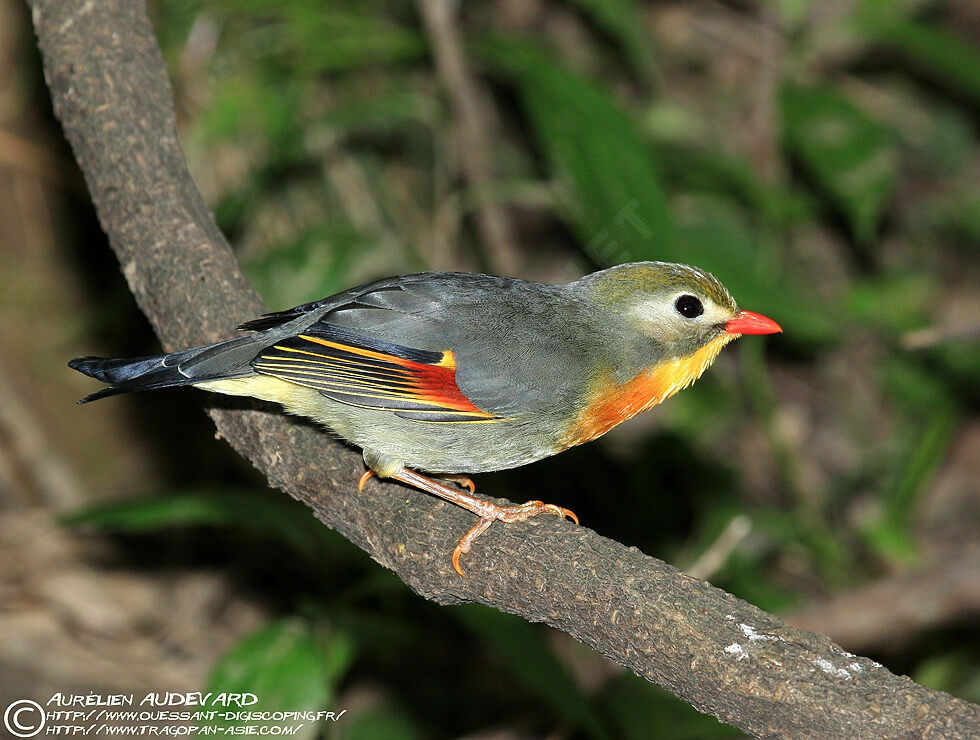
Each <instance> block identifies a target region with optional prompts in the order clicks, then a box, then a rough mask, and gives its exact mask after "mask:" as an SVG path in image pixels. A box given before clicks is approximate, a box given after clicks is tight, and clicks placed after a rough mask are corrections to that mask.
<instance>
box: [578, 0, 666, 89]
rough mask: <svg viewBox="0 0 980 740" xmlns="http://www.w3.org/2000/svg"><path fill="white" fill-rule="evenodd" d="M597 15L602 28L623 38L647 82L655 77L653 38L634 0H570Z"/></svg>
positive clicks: (630, 55)
mask: <svg viewBox="0 0 980 740" xmlns="http://www.w3.org/2000/svg"><path fill="white" fill-rule="evenodd" d="M569 2H571V3H572V4H573V5H577V6H578V7H579V8H581V9H582V10H583V11H584V12H586V13H588V14H589V15H590V16H592V18H593V19H595V21H596V23H598V24H599V25H600V26H601V27H602V29H603V30H604V31H605V32H606V33H607V34H609V36H611V37H612V38H613V39H615V40H616V41H618V42H619V44H620V45H621V46H622V47H623V51H624V52H625V53H626V56H627V57H628V58H629V60H630V62H631V63H632V64H633V67H634V69H635V70H636V73H637V74H638V75H639V77H640V78H641V79H642V80H643V81H644V82H647V83H650V82H652V81H653V77H654V66H653V55H652V54H651V46H652V44H651V39H650V37H649V36H648V35H647V34H646V33H644V30H643V29H644V25H643V19H642V18H641V16H640V13H639V12H637V7H636V4H635V3H634V2H633V1H632V0H569Z"/></svg>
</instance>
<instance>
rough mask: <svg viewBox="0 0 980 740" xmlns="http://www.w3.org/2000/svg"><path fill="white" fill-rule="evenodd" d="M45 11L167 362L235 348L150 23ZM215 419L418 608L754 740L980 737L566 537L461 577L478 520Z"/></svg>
mask: <svg viewBox="0 0 980 740" xmlns="http://www.w3.org/2000/svg"><path fill="white" fill-rule="evenodd" d="M30 5H31V8H32V11H33V21H34V27H35V30H36V33H37V36H38V40H39V43H40V47H41V51H42V54H43V58H44V70H45V76H46V79H47V82H48V86H49V87H50V90H51V95H52V99H53V101H54V109H55V113H56V114H57V116H58V118H59V119H60V120H61V123H62V125H63V127H64V130H65V134H66V136H67V137H68V140H69V141H70V142H71V145H72V148H73V149H74V152H75V156H76V158H77V160H78V163H79V166H80V167H81V169H82V172H83V173H84V175H85V179H86V181H87V183H88V187H89V190H90V192H91V195H92V199H93V202H94V203H95V207H96V210H97V211H98V215H99V219H100V221H101V224H102V227H103V228H104V229H105V231H106V233H107V234H108V236H109V240H110V243H111V245H112V248H113V249H114V250H115V252H116V255H117V256H118V258H119V262H120V264H121V265H122V270H123V273H124V274H125V276H126V279H127V280H128V282H129V285H130V287H131V289H132V291H133V294H134V296H135V297H136V300H137V302H138V303H139V305H140V307H141V308H142V310H143V312H144V313H145V314H146V316H147V317H148V318H149V320H150V322H151V323H152V324H153V327H154V329H155V330H156V332H157V334H158V335H159V337H160V339H161V341H162V342H163V344H164V345H165V346H166V347H167V348H170V349H173V348H176V347H183V346H188V345H193V344H200V343H203V342H210V341H214V340H217V339H220V338H223V337H227V336H229V335H230V334H231V332H232V327H234V326H235V325H237V324H238V323H239V322H241V321H243V320H245V319H248V318H252V317H254V316H255V315H256V314H258V313H259V312H261V311H262V309H263V307H262V305H261V303H260V301H259V299H258V298H257V297H256V294H255V292H254V291H253V290H252V289H251V288H250V287H249V285H248V284H247V282H246V281H245V279H244V277H243V276H242V274H241V272H240V270H239V269H238V265H237V264H236V262H235V259H234V256H233V255H232V252H231V250H230V249H229V247H228V244H227V243H226V242H225V240H224V238H223V237H222V235H221V234H220V233H219V231H218V229H217V228H216V227H215V224H214V221H213V219H212V217H211V214H210V213H209V212H208V210H207V208H206V207H205V205H204V203H203V202H202V200H201V198H200V195H199V194H198V192H197V190H196V188H195V187H194V184H193V182H192V180H191V177H190V174H189V173H188V170H187V167H186V164H185V161H184V157H183V153H182V151H181V149H180V145H179V142H178V140H177V132H176V125H175V118H174V110H173V100H172V94H171V91H170V87H169V83H168V81H167V77H166V70H165V67H164V63H163V59H162V56H161V54H160V51H159V48H158V47H157V45H156V42H155V39H154V37H153V32H152V28H151V26H150V23H149V21H148V19H147V17H146V13H145V9H144V7H143V4H142V3H141V2H138V1H137V0H98V1H97V2H96V1H94V0H31V2H30ZM211 415H212V417H213V418H214V421H215V424H216V426H217V428H218V432H219V434H221V436H223V437H224V438H225V439H226V440H228V441H229V443H230V444H231V445H232V446H233V447H234V448H235V449H236V450H238V451H239V452H240V453H241V454H243V455H245V456H246V457H247V458H248V459H249V460H251V461H252V463H253V464H254V465H255V466H256V467H257V468H258V469H259V470H261V471H262V472H263V473H264V474H265V475H266V476H267V477H268V479H269V482H270V484H271V485H273V486H275V487H278V488H281V489H283V490H284V491H286V492H287V493H289V494H290V495H291V496H293V497H294V498H297V499H299V500H300V501H303V502H304V503H305V504H307V505H308V506H309V507H310V508H311V509H313V511H314V513H315V514H316V516H317V517H318V518H319V519H320V520H322V521H323V522H324V523H325V524H327V525H328V526H331V527H333V528H335V529H337V530H338V531H339V532H341V533H342V534H343V535H344V536H345V537H347V538H348V539H350V540H351V541H353V542H354V543H356V544H357V545H358V546H360V547H362V548H363V549H364V550H365V551H367V552H368V553H369V554H370V555H371V557H373V558H374V559H375V560H377V561H378V562H379V563H381V564H382V565H383V566H385V567H387V568H391V569H392V570H394V571H395V572H396V573H398V575H399V576H400V577H401V578H402V579H403V580H404V581H405V582H406V583H407V584H408V585H409V586H410V587H411V588H413V589H414V590H415V591H417V592H418V593H419V594H421V595H423V596H425V597H427V598H429V599H433V600H435V601H438V602H440V603H443V604H451V603H459V602H467V601H476V602H481V603H484V604H489V605H491V606H494V607H496V608H498V609H502V610H504V611H508V612H512V613H514V614H519V615H521V616H523V617H524V618H526V619H529V620H533V621H544V622H547V623H548V624H550V625H552V626H554V627H556V628H557V629H560V630H564V631H566V632H568V633H569V634H571V635H573V636H574V637H576V638H578V639H579V640H582V641H583V642H585V643H587V644H589V645H591V646H592V647H594V648H595V649H596V650H598V651H599V652H600V653H602V654H604V655H606V656H608V657H610V658H612V659H613V660H615V661H617V662H619V663H621V664H622V665H624V666H626V667H628V668H630V669H632V670H634V671H636V672H637V673H639V674H641V675H643V676H645V677H647V678H648V679H650V680H651V681H655V682H656V683H658V684H660V685H661V686H664V687H666V688H667V689H669V690H670V691H672V692H673V693H675V694H677V695H678V696H680V697H681V698H682V699H684V700H686V701H688V702H690V703H691V704H692V705H693V706H694V707H696V708H697V709H698V710H700V711H702V712H710V713H711V714H714V715H715V716H717V717H719V718H720V719H722V720H723V721H725V722H728V723H730V724H733V725H736V726H738V727H740V728H742V729H743V730H745V731H747V732H750V733H754V734H756V735H764V736H771V735H782V736H787V735H791V736H794V737H800V736H804V735H806V736H820V737H839V736H848V737H856V736H863V737H868V736H889V737H897V736H901V737H908V736H921V737H966V736H968V735H971V734H972V733H974V732H976V730H977V728H978V727H980V707H976V706H974V705H972V704H969V703H967V702H964V701H961V700H959V699H955V698H953V697H951V696H949V695H947V694H944V693H942V692H938V691H931V690H929V689H926V688H924V687H922V686H918V685H916V684H914V683H912V682H911V681H910V680H909V679H907V678H904V677H899V676H895V675H893V674H891V673H889V672H888V671H887V670H885V669H884V668H883V667H882V666H880V665H878V664H876V663H874V662H873V661H870V660H868V659H866V658H858V657H855V656H852V655H850V654H848V653H845V652H844V651H842V650H841V649H840V648H838V647H837V646H836V645H834V644H833V643H832V642H830V640H829V639H828V638H826V637H823V636H821V635H817V634H813V633H809V632H805V631H802V630H799V629H794V628H792V627H789V626H788V625H786V624H784V623H782V622H781V621H780V620H778V619H776V618H775V617H773V616H772V615H769V614H767V613H765V612H763V611H761V610H759V609H757V608H755V607H753V606H752V605H750V604H748V603H746V602H744V601H742V600H740V599H737V598H735V597H734V596H731V595H729V594H727V593H725V592H723V591H720V590H718V589H716V588H714V587H712V586H710V585H709V584H707V583H705V582H703V581H699V580H696V579H694V578H691V577H689V576H686V575H684V574H683V573H681V572H679V571H678V570H677V569H675V568H673V567H671V566H670V565H667V564H665V563H663V562H661V561H659V560H655V559H653V558H650V557H646V556H644V555H643V554H642V553H640V552H639V551H637V550H636V549H634V548H627V547H624V546H622V545H620V544H618V543H616V542H612V541H611V540H608V539H606V538H604V537H600V536H599V535H597V534H595V533H594V532H592V531H590V530H589V529H587V528H585V527H576V526H574V525H573V524H571V523H570V522H559V521H558V520H556V519H553V518H552V517H537V518H535V519H533V520H530V521H529V522H526V523H523V524H514V525H508V526H496V527H492V528H491V529H490V530H489V531H488V532H487V533H486V534H485V535H484V536H483V537H481V539H480V541H479V543H478V546H477V550H478V551H479V552H478V553H475V554H474V557H472V558H470V560H469V561H468V562H467V569H468V575H469V577H468V578H465V579H464V578H460V577H459V576H457V575H456V574H455V573H454V572H453V571H452V569H451V567H450V562H449V554H450V552H451V550H452V548H453V546H454V545H455V541H456V539H457V538H458V537H459V535H460V533H462V532H464V531H465V530H466V529H467V528H468V527H469V526H470V525H471V524H472V521H471V516H470V515H469V514H466V513H465V512H463V511H462V510H460V509H458V508H456V507H454V506H451V505H447V504H444V503H441V502H437V501H435V500H434V499H432V498H431V497H429V496H426V495H424V494H421V493H418V492H415V491H410V490H408V489H405V488H402V487H399V486H398V485H394V484H384V485H381V484H372V485H369V486H367V487H366V488H365V490H364V491H363V492H358V491H357V487H356V485H355V482H356V480H357V477H358V475H359V473H360V472H361V470H362V468H361V461H360V456H359V455H358V454H357V452H356V451H354V450H352V449H349V448H347V447H345V446H343V445H341V444H338V443H336V442H334V441H332V440H331V439H330V437H329V436H327V435H326V434H322V433H319V432H317V431H316V430H314V429H311V428H310V427H309V426H308V425H303V424H297V423H294V422H293V421H291V420H290V419H288V418H286V417H285V416H283V415H280V414H277V413H272V412H268V411H258V410H214V411H211Z"/></svg>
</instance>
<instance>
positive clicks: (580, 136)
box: [483, 40, 832, 340]
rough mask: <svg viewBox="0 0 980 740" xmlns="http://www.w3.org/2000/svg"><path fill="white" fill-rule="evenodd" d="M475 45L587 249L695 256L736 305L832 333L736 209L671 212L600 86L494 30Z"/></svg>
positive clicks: (624, 117) (619, 258)
mask: <svg viewBox="0 0 980 740" xmlns="http://www.w3.org/2000/svg"><path fill="white" fill-rule="evenodd" d="M483 53H484V55H485V57H486V58H487V59H488V60H489V61H490V63H491V64H492V65H493V66H494V68H495V69H496V70H497V71H498V72H500V73H502V74H504V75H505V76H506V77H507V78H508V79H510V80H511V81H512V82H513V84H514V85H515V87H516V88H517V90H518V92H519V94H520V96H521V99H522V101H523V103H524V106H525V108H526V109H527V112H528V116H529V119H530V121H531V124H532V127H533V129H534V133H535V135H536V137H537V139H538V141H539V142H540V144H541V146H542V148H543V149H544V151H545V153H546V154H547V157H548V161H549V163H550V166H551V169H552V171H553V172H554V174H555V177H556V178H557V179H558V180H559V181H560V183H561V184H562V185H563V186H564V192H563V195H564V197H563V198H560V202H561V206H560V213H561V216H562V218H563V220H564V221H565V222H566V223H567V224H568V226H569V228H571V230H572V231H573V232H574V233H575V234H576V236H577V237H578V239H579V241H580V243H582V244H583V245H584V247H585V250H586V251H587V252H588V253H589V254H590V255H591V256H592V258H593V259H595V260H596V261H597V262H599V263H600V264H603V265H611V264H618V263H621V262H640V261H643V260H665V261H670V262H682V263H686V264H693V265H698V266H699V267H703V268H705V269H708V270H711V271H712V272H714V273H715V274H716V275H717V276H718V278H719V279H720V280H722V282H724V283H725V284H726V285H727V286H728V287H729V288H730V289H731V291H732V293H733V294H734V295H735V296H736V298H737V299H738V300H739V301H740V303H741V304H742V305H745V306H746V307H747V308H750V309H751V310H753V311H760V312H767V311H771V312H772V313H773V314H775V317H776V318H777V320H779V321H783V320H784V319H785V320H787V321H788V322H789V323H790V327H791V328H792V329H793V331H794V335H795V336H796V337H797V338H798V339H801V340H802V339H803V338H810V339H813V338H818V337H823V338H826V337H827V336H829V335H830V334H831V332H832V328H831V327H830V325H829V322H828V321H826V320H824V319H823V318H822V317H823V316H824V315H825V312H823V311H819V310H815V309H814V306H815V305H816V304H815V301H814V300H813V299H812V298H810V297H808V296H809V293H808V291H807V290H806V286H805V285H801V284H796V283H794V282H793V281H789V280H786V279H785V278H783V277H782V276H781V275H780V274H779V273H778V271H777V269H776V265H774V264H771V263H770V262H769V260H767V258H766V257H765V256H764V255H763V254H762V252H761V250H760V249H759V242H760V240H759V238H758V236H757V235H756V234H754V233H753V232H752V231H751V229H750V228H749V227H748V226H747V224H746V223H745V218H744V215H740V214H739V213H738V212H737V210H733V209H732V208H730V207H725V206H719V207H717V208H716V207H713V206H709V207H705V208H701V206H700V205H699V204H698V203H695V206H696V207H697V208H698V210H697V212H696V213H694V217H693V218H690V219H688V218H686V216H685V214H684V213H683V212H682V213H681V223H680V224H679V225H678V224H677V223H675V222H674V220H673V219H672V218H671V217H670V213H669V211H668V201H667V196H666V194H665V192H664V188H663V185H662V182H661V170H660V167H659V166H658V164H657V162H656V160H655V158H654V156H653V153H652V151H651V148H650V143H649V142H648V140H647V138H646V136H645V135H644V134H643V133H642V131H641V128H640V125H639V123H638V122H637V120H636V119H635V118H634V117H633V116H632V115H631V114H630V113H628V112H627V111H625V110H623V109H622V107H621V106H620V105H619V104H618V103H617V102H616V100H615V99H614V98H613V97H612V95H611V94H610V93H609V92H608V91H606V90H604V89H602V88H601V87H599V86H598V85H597V84H595V83H593V82H591V81H590V80H587V79H585V78H584V77H582V76H580V75H578V74H575V73H574V72H571V71H570V70H567V69H565V68H564V67H561V66H560V65H558V64H556V63H555V62H554V61H553V60H552V59H551V58H550V57H549V56H547V55H546V54H544V53H543V52H542V51H541V50H540V49H537V48H536V47H533V46H529V45H526V44H518V43H515V42H505V41H500V40H496V41H492V42H490V43H488V44H486V45H485V46H484V47H483ZM716 202H717V199H716ZM790 327H787V328H790Z"/></svg>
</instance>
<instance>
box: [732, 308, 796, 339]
mask: <svg viewBox="0 0 980 740" xmlns="http://www.w3.org/2000/svg"><path fill="white" fill-rule="evenodd" d="M782 330H783V328H782V327H781V326H780V325H779V324H777V323H776V322H775V321H773V320H772V319H770V318H769V317H768V316H763V315H762V314H761V313H752V312H751V311H739V312H738V316H736V317H735V318H734V319H732V320H731V321H729V322H728V323H727V324H725V331H727V332H728V333H729V334H776V333H777V332H781V331H782Z"/></svg>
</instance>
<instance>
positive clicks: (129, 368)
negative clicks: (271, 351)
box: [68, 333, 272, 403]
mask: <svg viewBox="0 0 980 740" xmlns="http://www.w3.org/2000/svg"><path fill="white" fill-rule="evenodd" d="M270 341H272V340H267V339H266V337H265V336H264V335H263V334H262V333H254V334H247V335H244V336H240V337H235V338H234V339H228V340H226V341H224V342H218V343H217V344H209V345H206V346H203V347H193V348H192V349H184V350H180V351H179V352H171V353H170V354H169V355H155V356H153V357H130V358H122V359H117V360H110V359H106V358H104V357H76V358H75V359H74V360H72V361H71V362H69V363H68V367H71V368H74V369H75V370H78V372H80V373H84V374H85V375H88V376H89V377H91V378H96V379H97V380H101V381H102V382H103V383H108V384H109V387H108V388H103V389H102V390H100V391H96V392H95V393H92V394H90V395H88V396H85V398H83V399H81V400H80V401H79V403H88V402H89V401H97V400H98V399H100V398H106V397H108V396H114V395H116V394H117V393H128V392H130V391H148V390H153V389H155V388H173V387H175V386H181V385H195V384H197V383H203V382H206V381H209V380H218V379H220V378H240V377H243V376H246V375H253V374H254V373H255V371H254V370H252V365H251V362H252V359H253V358H254V357H255V355H256V354H257V353H258V352H259V351H260V350H261V348H262V347H264V346H265V345H266V344H268V343H269V342H270Z"/></svg>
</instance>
